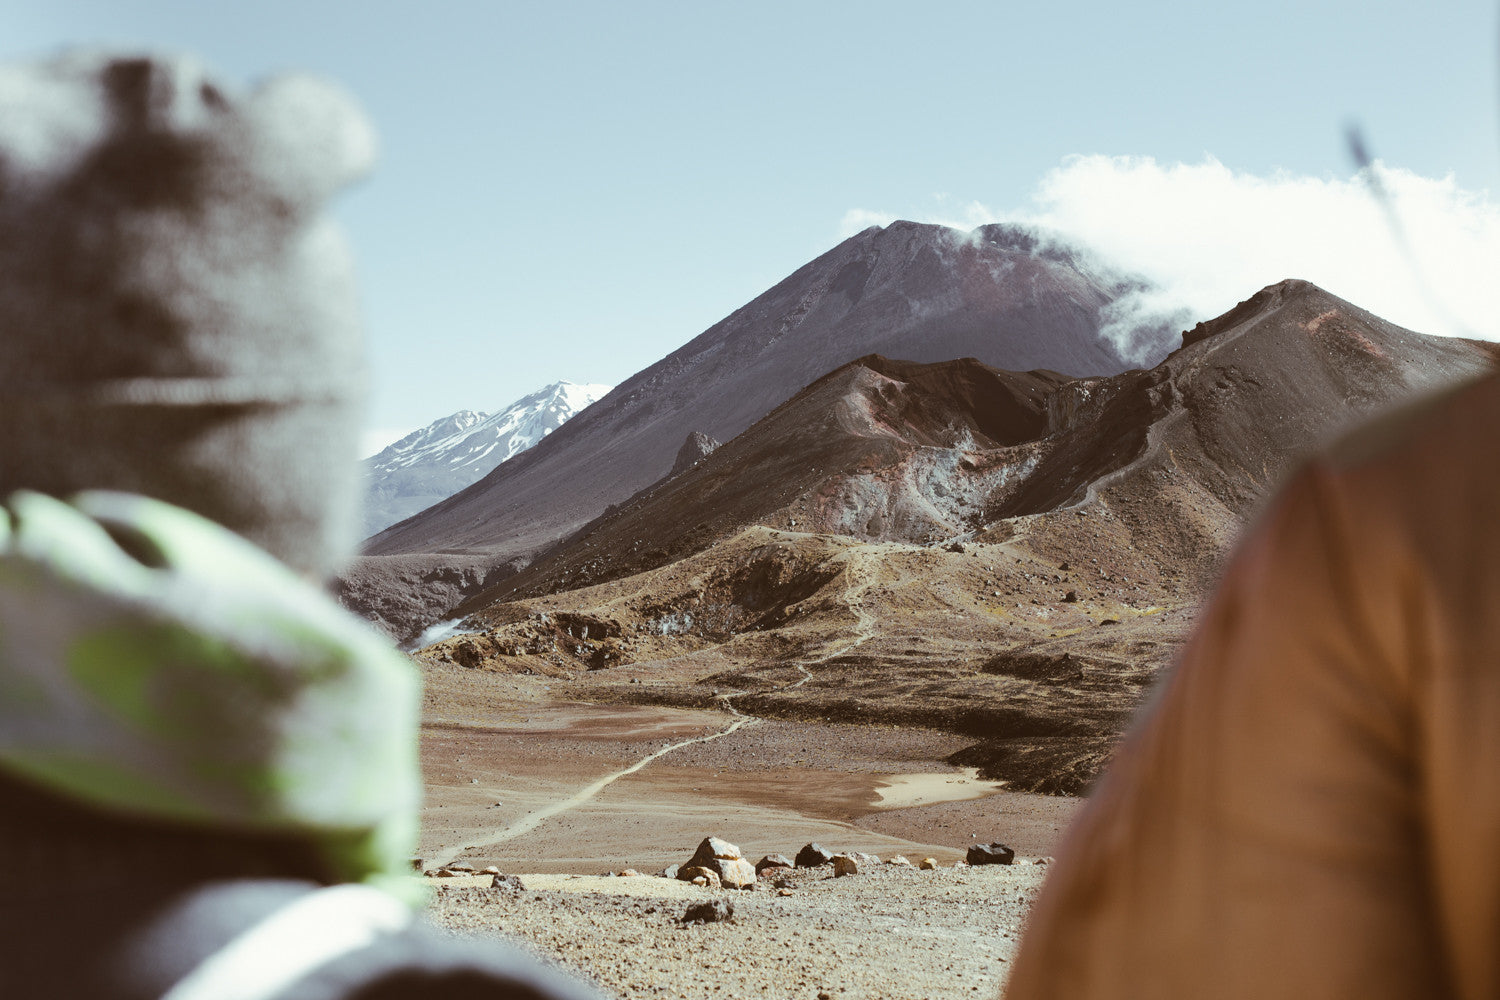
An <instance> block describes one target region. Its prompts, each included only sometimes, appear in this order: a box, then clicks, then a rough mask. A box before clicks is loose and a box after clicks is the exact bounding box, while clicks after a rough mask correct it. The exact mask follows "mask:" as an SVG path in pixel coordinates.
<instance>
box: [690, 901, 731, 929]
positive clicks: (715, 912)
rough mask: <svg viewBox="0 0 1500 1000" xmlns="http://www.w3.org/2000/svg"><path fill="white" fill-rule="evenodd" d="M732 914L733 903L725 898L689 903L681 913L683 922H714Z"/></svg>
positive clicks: (727, 917)
mask: <svg viewBox="0 0 1500 1000" xmlns="http://www.w3.org/2000/svg"><path fill="white" fill-rule="evenodd" d="M732 916H734V904H733V903H731V902H730V901H729V900H727V899H710V900H709V901H708V902H706V903H691V904H689V905H688V908H687V910H686V911H685V912H684V913H683V914H682V922H683V923H685V924H716V923H718V922H719V921H720V920H728V919H729V918H730V917H732Z"/></svg>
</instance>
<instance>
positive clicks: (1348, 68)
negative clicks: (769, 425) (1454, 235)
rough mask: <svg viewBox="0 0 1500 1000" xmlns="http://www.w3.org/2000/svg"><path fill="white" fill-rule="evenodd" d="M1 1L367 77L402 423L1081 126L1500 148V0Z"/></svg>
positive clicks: (587, 347) (653, 319) (666, 314)
mask: <svg viewBox="0 0 1500 1000" xmlns="http://www.w3.org/2000/svg"><path fill="white" fill-rule="evenodd" d="M0 24H3V26H4V28H3V37H0V54H4V55H6V56H14V55H18V54H36V53H43V52H47V51H51V50H53V49H55V48H57V47H59V46H62V45H64V44H80V43H81V44H99V43H106V44H109V43H113V44H122V45H129V46H140V45H147V46H151V47H156V48H165V49H174V50H175V49H180V50H186V51H192V52H195V53H197V54H198V55H200V56H202V57H203V58H205V59H206V60H207V61H208V62H209V63H210V64H211V65H213V66H215V67H217V68H218V69H219V70H220V71H221V72H222V73H223V74H224V75H226V76H227V77H228V78H230V79H232V80H236V81H240V82H250V81H253V80H254V79H256V78H258V77H260V76H262V75H264V74H266V73H269V72H271V71H274V70H278V69H284V68H297V69H311V70H315V71H318V72H320V73H323V74H325V75H328V76H330V77H333V78H336V79H338V80H340V81H342V82H343V83H344V84H346V85H347V86H348V87H350V88H351V89H352V90H353V91H354V92H355V93H356V94H357V95H358V96H359V97H360V98H361V100H362V101H363V102H364V104H365V106H366V107H367V109H368V111H369V113H370V115H371V117H372V118H373V119H374V121H375V122H376V125H377V127H378V129H379V131H380V133H381V136H382V144H383V154H382V160H381V164H380V166H379V169H378V171H377V173H376V175H375V176H374V177H373V178H372V179H371V180H370V181H368V182H366V183H365V184H364V185H363V186H362V187H360V188H359V189H358V190H355V191H353V192H351V193H349V194H348V195H347V196H346V197H345V198H344V200H343V202H342V204H341V206H340V208H339V214H340V215H341V217H342V218H343V219H344V220H345V222H346V223H347V226H348V228H349V230H350V232H351V234H352V236H353V239H354V241H355V245H356V251H357V253H358V256H359V260H360V264H361V272H362V276H363V278H364V289H365V291H364V295H365V304H366V311H367V326H368V328H369V330H370V334H371V344H372V361H373V370H374V375H375V380H374V386H373V389H374V397H373V405H372V412H371V425H372V427H374V428H380V429H384V430H388V431H390V432H391V433H395V432H396V431H399V430H403V429H407V428H409V427H412V426H415V425H418V424H421V423H425V422H427V421H429V420H431V419H434V418H436V417H438V416H441V415H443V414H446V413H448V412H451V411H453V410H456V409H460V408H465V407H470V408H476V409H493V408H496V407H498V406H500V405H503V404H505V403H508V402H510V401H511V400H513V399H515V398H517V397H519V396H521V395H524V394H525V393H527V392H530V391H532V390H533V389H535V388H537V387H538V386H540V385H542V384H544V383H546V382H549V381H552V380H555V379H559V378H568V379H572V380H574V381H578V382H613V383H617V382H619V381H620V380H622V379H624V378H626V377H627V376H629V375H630V374H632V373H633V372H635V371H637V370H639V369H640V368H642V367H644V366H645V365H647V364H649V363H651V362H653V361H655V360H657V359H658V358H660V357H661V356H662V355H664V354H666V353H667V352H669V351H670V350H672V349H673V348H675V347H677V346H679V345H680V344H682V343H684V342H686V341H687V340H688V339H690V338H691V337H693V336H694V335H696V334H697V333H699V332H700V331H701V330H703V329H704V328H705V327H707V326H708V325H710V324H711V323H713V322H714V321H716V320H718V319H719V318H721V317H722V316H723V315H725V314H726V313H728V312H729V311H731V310H732V309H734V308H735V307H737V306H739V305H740V304H742V303H743V302H745V301H747V300H748V299H750V298H751V297H753V296H754V295H756V294H757V293H759V292H760V291H762V290H764V289H765V288H767V287H768V286H770V285H771V284H773V283H774V282H776V281H777V280H779V279H780V278H782V277H783V276H785V275H786V274H787V273H788V272H790V271H791V270H793V269H794V268H796V267H797V266H799V265H800V264H802V263H804V262H805V261H807V260H808V259H810V258H811V257H813V256H815V255H816V254H818V253H821V252H822V251H824V250H826V249H827V248H828V247H830V246H832V245H833V244H834V243H836V242H837V241H838V240H839V239H840V238H841V236H842V235H843V234H844V233H845V232H847V231H848V227H849V225H850V224H851V223H850V222H849V221H848V220H846V216H847V215H848V213H850V212H851V211H855V210H861V211H866V212H872V213H877V214H885V215H900V216H907V217H922V218H933V219H944V218H955V219H963V218H970V217H973V216H974V212H973V211H972V210H970V209H968V208H967V207H966V206H969V205H970V203H972V202H981V203H983V205H985V206H987V209H988V210H989V211H990V212H991V213H992V214H993V213H998V214H1002V215H1003V214H1006V213H1010V212H1015V211H1023V212H1024V211H1025V210H1027V209H1028V207H1029V206H1034V204H1035V200H1034V199H1035V195H1036V192H1037V188H1038V185H1039V184H1040V183H1041V182H1042V179H1043V178H1044V177H1045V176H1046V175H1048V172H1049V171H1054V170H1056V169H1057V168H1059V167H1060V166H1061V165H1063V163H1064V161H1065V158H1067V157H1069V156H1074V155H1078V154H1105V155H1108V156H1135V157H1151V158H1153V159H1154V160H1155V161H1157V162H1158V163H1160V164H1176V163H1186V164H1201V163H1202V162H1203V160H1204V157H1205V156H1212V157H1214V158H1215V159H1216V160H1217V161H1218V162H1219V163H1220V164H1222V165H1223V166H1224V167H1225V168H1227V169H1228V170H1229V171H1233V172H1236V173H1238V174H1241V175H1243V176H1244V177H1245V178H1250V179H1252V180H1253V179H1257V178H1261V179H1274V178H1275V177H1277V176H1278V175H1277V172H1278V171H1279V172H1281V173H1280V175H1279V176H1280V177H1281V179H1282V180H1283V181H1284V180H1286V179H1287V178H1288V177H1297V178H1303V177H1305V178H1312V179H1321V180H1323V181H1329V180H1337V179H1345V180H1347V178H1348V177H1349V176H1350V174H1351V173H1352V170H1351V168H1350V164H1349V159H1348V155H1347V153H1346V151H1345V149H1344V145H1343V138H1342V130H1343V127H1344V125H1345V123H1346V122H1348V121H1349V120H1351V119H1357V120H1359V121H1360V122H1361V123H1362V124H1363V126H1364V128H1365V130H1366V132H1367V134H1368V136H1369V138H1370V141H1371V144H1372V146H1373V147H1374V150H1375V152H1376V153H1377V154H1378V155H1379V156H1381V157H1382V158H1383V160H1384V161H1385V163H1387V164H1388V165H1391V166H1394V167H1399V168H1405V169H1406V170H1409V171H1411V172H1413V173H1414V174H1416V175H1420V176H1421V177H1426V178H1443V177H1445V176H1447V175H1452V178H1453V181H1454V184H1455V185H1456V187H1457V188H1458V189H1461V191H1460V194H1462V191H1469V192H1479V191H1483V190H1484V189H1489V188H1494V187H1497V185H1496V177H1497V176H1500V175H1497V165H1500V155H1497V113H1496V51H1497V47H1496V38H1497V33H1496V9H1495V5H1494V3H1492V2H1489V0H1485V2H1480V0H1436V2H1433V3H1429V4H1424V5H1421V7H1420V8H1418V6H1417V5H1415V4H1410V3H1378V2H1338V3H1316V2H1314V3H1278V2H1265V0H1257V2H1254V3H1241V2H1221V3H1216V4H1208V3H1203V4H1183V3H1158V2H1150V3H1120V2H1118V0H1110V2H1092V0H1090V2H1073V3H1065V2H1060V3H1053V4H1050V5H1044V4H1037V3H1035V2H1034V0H1033V2H1028V3H999V2H991V3H953V2H942V0H933V2H925V3H883V2H870V3H861V4H837V5H835V4H822V5H819V4H812V3H806V2H803V3H757V4H743V5H729V4H712V5H711V4H703V3H699V4H666V3H574V4H567V3H477V2H457V0H428V2H426V3H423V4H413V3H394V2H384V0H373V2H363V3H359V4H353V3H335V2H326V0H255V2H239V0H216V2H204V0H37V2H32V3H25V4H19V3H13V2H0ZM1127 197H1128V196H1127ZM1460 201H1462V198H1460ZM1491 204H1492V203H1491V202H1489V201H1487V200H1484V199H1481V207H1484V208H1486V209H1487V207H1489V206H1491ZM1465 211H1468V209H1465ZM1481 214H1482V213H1481ZM1126 263H1130V262H1126ZM1256 266H1257V267H1264V268H1267V269H1270V270H1274V267H1275V261H1272V262H1271V263H1270V264H1269V265H1266V264H1257V265H1256ZM1287 276H1289V275H1288V274H1286V273H1266V274H1265V275H1264V278H1263V280H1261V279H1256V280H1255V284H1254V286H1253V287H1245V288H1244V289H1243V291H1242V292H1241V293H1239V294H1238V295H1237V296H1236V297H1241V298H1242V297H1244V296H1245V295H1248V294H1250V293H1251V292H1252V291H1254V290H1255V288H1256V287H1259V285H1261V284H1265V283H1269V282H1271V281H1275V280H1278V279H1280V278H1282V277H1287ZM1237 280H1238V278H1237ZM1244 280H1245V281H1246V282H1248V281H1250V280H1251V279H1250V276H1249V274H1248V273H1247V276H1246V277H1245V279H1244ZM1236 287H1237V286H1236ZM1335 290H1338V289H1335ZM1232 304H1233V302H1232V300H1231V301H1229V302H1225V303H1224V306H1225V307H1227V306H1229V305H1232Z"/></svg>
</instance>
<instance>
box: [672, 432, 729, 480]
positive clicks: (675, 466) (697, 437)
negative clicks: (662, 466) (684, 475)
mask: <svg viewBox="0 0 1500 1000" xmlns="http://www.w3.org/2000/svg"><path fill="white" fill-rule="evenodd" d="M718 447H719V442H717V441H715V440H714V439H713V438H711V437H709V436H708V435H707V434H705V433H703V432H702V431H693V433H691V434H689V435H688V436H687V440H686V441H684V442H682V447H681V448H678V449H677V458H676V460H675V461H673V462H672V471H671V472H670V473H668V475H672V476H675V475H677V474H678V473H679V472H686V471H687V470H688V469H691V468H692V467H693V466H695V465H697V464H698V463H699V462H701V461H703V460H704V459H705V458H707V457H708V456H710V455H712V454H713V453H714V451H715V449H717V448H718Z"/></svg>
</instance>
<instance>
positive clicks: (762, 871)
mask: <svg viewBox="0 0 1500 1000" xmlns="http://www.w3.org/2000/svg"><path fill="white" fill-rule="evenodd" d="M1015 859H1016V852H1015V851H1014V850H1013V849H1011V848H1009V847H1007V846H1005V845H1004V844H1001V843H998V842H996V843H990V844H974V845H971V846H970V847H969V849H968V852H967V855H966V856H965V858H964V860H963V861H960V862H958V864H960V865H1008V864H1013V863H1014V862H1015ZM1047 860H1048V859H1040V860H1039V861H1038V862H1036V863H1038V864H1045V863H1046V861H1047ZM879 864H887V865H895V866H898V867H904V868H918V869H921V870H922V871H932V870H934V869H936V868H938V867H939V866H938V862H937V859H935V858H923V859H922V860H921V861H919V862H917V863H915V864H913V863H912V862H911V861H910V860H908V859H907V858H905V857H903V856H901V855H899V854H898V855H896V856H895V857H893V858H889V859H887V860H886V861H884V862H882V861H881V860H880V858H879V857H877V856H876V855H874V854H865V853H864V852H862V851H841V852H835V851H830V850H829V849H828V848H826V847H824V846H823V845H822V844H818V843H811V844H806V845H804V846H803V848H802V850H800V851H798V852H797V856H796V858H795V859H793V858H788V857H787V856H786V855H784V854H767V855H766V856H765V857H763V858H761V859H760V860H759V861H757V862H755V864H753V865H752V864H751V863H750V862H749V861H747V860H746V859H745V857H744V856H743V855H742V854H741V853H740V849H739V847H737V846H736V845H734V844H731V843H730V842H729V841H727V840H724V839H723V838H720V837H706V838H704V840H703V843H701V844H699V845H698V849H697V850H696V851H694V852H693V856H692V857H691V858H689V859H688V861H687V863H686V864H681V865H670V866H668V867H667V868H664V869H663V870H661V871H660V872H657V874H658V875H660V876H662V877H664V878H675V879H680V880H681V881H684V882H692V883H693V884H694V885H698V886H702V887H704V888H708V889H720V888H729V889H751V890H755V889H764V883H763V880H765V879H771V880H772V881H773V883H774V882H775V872H776V871H777V870H778V869H790V868H820V867H823V866H825V865H827V866H830V867H832V869H833V875H834V877H835V878H840V877H842V876H845V875H858V874H859V873H860V871H861V870H862V869H863V870H866V871H868V870H869V869H870V868H873V867H874V866H876V865H879ZM611 874H613V873H611ZM621 874H631V875H633V874H636V873H635V872H633V871H629V870H627V871H626V872H624V873H621ZM776 888H778V889H780V890H781V891H782V892H788V891H790V887H789V886H787V885H780V884H776Z"/></svg>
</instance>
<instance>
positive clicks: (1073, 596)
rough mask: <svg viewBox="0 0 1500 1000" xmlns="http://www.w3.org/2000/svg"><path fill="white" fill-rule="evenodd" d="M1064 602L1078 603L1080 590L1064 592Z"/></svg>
mask: <svg viewBox="0 0 1500 1000" xmlns="http://www.w3.org/2000/svg"><path fill="white" fill-rule="evenodd" d="M1063 603H1064V604H1077V603H1078V591H1076V590H1070V591H1068V592H1067V593H1066V594H1064V595H1063Z"/></svg>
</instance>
